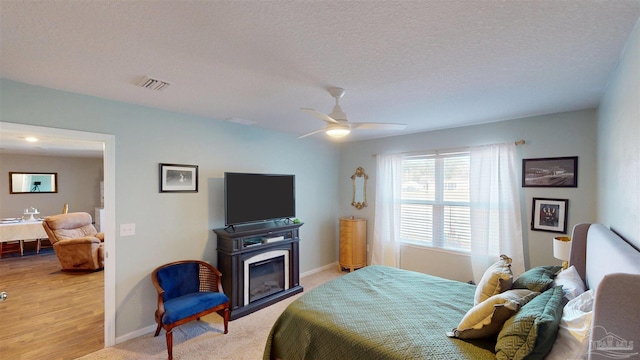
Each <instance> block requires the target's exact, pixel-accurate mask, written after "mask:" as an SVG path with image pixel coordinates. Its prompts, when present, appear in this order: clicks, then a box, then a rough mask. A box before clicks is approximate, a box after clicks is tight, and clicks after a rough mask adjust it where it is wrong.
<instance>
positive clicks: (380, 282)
mask: <svg viewBox="0 0 640 360" xmlns="http://www.w3.org/2000/svg"><path fill="white" fill-rule="evenodd" d="M572 239H573V240H572V247H571V259H570V265H573V266H574V267H575V271H577V273H578V274H579V275H580V277H581V278H582V280H583V281H584V284H585V285H586V288H587V289H589V288H592V289H595V290H594V292H593V294H594V299H595V300H594V302H593V312H592V313H593V314H592V319H593V320H592V330H591V332H590V334H591V335H590V336H591V338H590V339H588V340H589V342H588V345H589V346H590V348H589V351H588V355H589V357H590V358H591V357H593V358H597V356H605V357H603V358H612V357H614V356H616V357H617V358H623V357H624V356H629V355H630V356H638V348H640V345H636V348H635V350H634V349H633V342H632V341H633V340H636V341H635V343H636V344H640V341H638V340H640V339H634V338H633V337H638V334H640V305H638V301H637V298H636V296H637V294H638V293H639V292H640V252H639V251H638V250H637V249H635V248H634V247H632V246H631V245H630V244H628V243H627V242H625V241H624V240H623V239H621V238H620V237H618V236H617V235H616V234H615V233H613V232H611V231H610V230H609V229H607V228H606V227H604V226H602V225H600V224H579V225H576V226H575V227H574V229H573V233H572ZM509 286H511V283H509ZM514 286H515V284H514ZM550 288H552V287H550ZM558 288H559V287H558ZM554 289H555V288H554ZM559 289H560V290H558V291H559V292H560V293H561V292H562V288H559ZM503 291H504V290H503ZM552 292H553V291H552V290H545V291H544V292H543V293H542V294H551V293H552ZM474 296H477V294H476V286H475V285H471V284H466V283H462V282H458V281H452V280H447V279H442V278H438V277H435V276H430V275H426V274H422V273H417V272H412V271H406V270H400V269H395V268H389V267H384V266H368V267H365V268H363V269H360V270H358V271H356V272H353V273H350V274H347V275H344V276H341V277H340V278H338V279H335V280H333V281H330V282H328V283H326V284H323V285H321V286H319V287H317V288H315V289H313V290H312V291H310V292H308V293H306V294H304V295H303V296H301V297H300V298H299V299H297V300H295V301H294V302H292V303H291V304H290V305H289V306H288V307H287V309H286V310H285V311H284V312H283V313H282V314H281V315H280V317H279V318H278V320H277V321H276V322H275V324H274V325H273V328H272V330H271V332H270V334H269V337H268V339H267V343H266V346H265V351H264V359H265V360H266V359H283V360H289V359H367V360H372V359H495V358H496V357H498V358H512V357H511V356H509V357H505V356H504V353H503V352H501V351H498V352H497V353H496V346H497V345H496V341H502V340H500V339H501V336H503V332H504V329H502V330H501V332H500V336H499V337H498V338H497V339H496V337H488V338H480V339H460V338H455V337H448V336H447V335H446V334H447V333H449V334H451V331H452V329H454V328H456V326H458V325H459V323H460V321H461V319H462V318H463V317H465V314H467V312H468V311H470V309H471V308H475V307H474ZM551 296H553V294H551V295H549V296H547V297H551ZM538 298H540V299H542V295H538V296H537V297H536V299H538ZM536 301H537V300H536ZM533 302H534V301H533V300H531V303H533ZM564 304H565V302H563V304H562V306H564ZM522 309H523V310H520V311H518V312H516V313H515V314H516V315H517V314H520V313H524V309H525V308H524V307H523V308H522ZM511 314H513V313H511ZM561 314H562V308H560V311H559V313H556V315H554V316H555V317H559V316H560V315H561ZM516 315H513V316H511V315H510V317H512V318H510V319H509V320H507V322H506V323H505V325H504V326H505V327H506V326H507V324H509V322H511V324H512V325H513V321H514V318H515V317H516ZM556 320H557V321H556V322H555V323H553V321H551V324H552V325H550V326H551V327H554V326H555V327H556V329H557V327H558V322H559V321H560V320H559V319H556ZM517 321H518V320H516V322H517ZM540 331H541V330H540ZM556 332H557V330H556ZM555 338H556V337H555V335H554V336H553V338H552V339H550V340H547V341H555ZM534 341H536V347H537V346H538V343H539V342H541V340H535V339H534ZM607 341H609V342H608V343H607ZM585 343H586V341H585ZM607 345H608V346H607ZM623 345H624V346H623ZM551 346H555V345H554V344H553V343H550V344H549V347H551ZM585 351H586V350H585ZM546 352H547V350H545V354H546ZM545 354H540V353H538V354H537V355H536V354H535V352H532V353H531V354H530V355H529V356H530V358H536V357H538V358H542V357H544V355H545ZM514 357H515V358H517V356H514Z"/></svg>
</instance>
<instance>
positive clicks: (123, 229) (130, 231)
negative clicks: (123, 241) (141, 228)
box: [120, 224, 136, 236]
mask: <svg viewBox="0 0 640 360" xmlns="http://www.w3.org/2000/svg"><path fill="white" fill-rule="evenodd" d="M135 234H136V224H120V236H133V235H135Z"/></svg>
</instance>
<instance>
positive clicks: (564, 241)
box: [553, 236, 571, 261]
mask: <svg viewBox="0 0 640 360" xmlns="http://www.w3.org/2000/svg"><path fill="white" fill-rule="evenodd" d="M570 253H571V238H570V237H568V236H557V237H554V238H553V257H554V258H556V259H558V260H563V261H567V260H569V254H570Z"/></svg>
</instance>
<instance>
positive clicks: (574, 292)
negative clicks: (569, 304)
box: [553, 265, 585, 301]
mask: <svg viewBox="0 0 640 360" xmlns="http://www.w3.org/2000/svg"><path fill="white" fill-rule="evenodd" d="M553 286H562V292H563V293H564V299H565V300H566V301H569V300H571V299H574V298H575V297H576V296H578V295H580V294H582V293H583V292H584V291H585V287H584V282H583V281H582V278H581V277H580V274H578V270H576V267H575V266H573V265H571V266H570V267H569V268H568V269H566V270H563V271H561V272H559V273H558V275H557V276H556V278H555V279H554V280H553Z"/></svg>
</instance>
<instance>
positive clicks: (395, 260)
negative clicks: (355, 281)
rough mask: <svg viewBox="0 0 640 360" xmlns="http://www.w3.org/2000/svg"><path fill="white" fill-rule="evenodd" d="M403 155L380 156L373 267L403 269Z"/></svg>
mask: <svg viewBox="0 0 640 360" xmlns="http://www.w3.org/2000/svg"><path fill="white" fill-rule="evenodd" d="M402 158H403V156H402V155H401V154H392V155H377V156H376V159H377V168H376V199H375V201H376V206H375V221H374V223H373V243H372V245H373V251H372V254H371V264H373V265H387V266H393V267H400V192H401V189H402Z"/></svg>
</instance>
